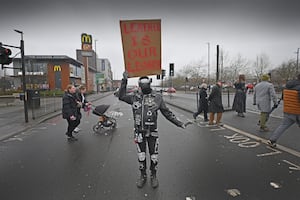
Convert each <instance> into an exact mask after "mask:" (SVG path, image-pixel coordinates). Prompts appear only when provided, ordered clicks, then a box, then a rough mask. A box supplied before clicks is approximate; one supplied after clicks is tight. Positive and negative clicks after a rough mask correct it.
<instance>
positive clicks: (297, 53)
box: [296, 48, 300, 74]
mask: <svg viewBox="0 0 300 200" xmlns="http://www.w3.org/2000/svg"><path fill="white" fill-rule="evenodd" d="M299 49H300V48H298V49H297V52H296V53H297V68H296V69H297V74H298V72H299Z"/></svg>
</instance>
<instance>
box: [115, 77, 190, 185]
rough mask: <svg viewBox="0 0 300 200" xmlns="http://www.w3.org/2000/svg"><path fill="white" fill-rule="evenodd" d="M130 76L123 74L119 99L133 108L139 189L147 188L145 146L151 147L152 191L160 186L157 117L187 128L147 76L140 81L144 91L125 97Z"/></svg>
mask: <svg viewBox="0 0 300 200" xmlns="http://www.w3.org/2000/svg"><path fill="white" fill-rule="evenodd" d="M127 78H128V74H127V72H124V74H123V79H122V84H121V87H120V90H119V99H120V100H121V101H124V102H126V103H128V104H130V105H132V111H133V117H134V141H135V143H136V146H137V152H138V161H139V164H140V167H139V169H140V171H141V175H140V177H139V179H138V180H137V187H139V188H141V187H143V186H144V184H145V183H146V180H147V174H146V169H147V165H146V146H147V144H148V149H149V154H150V160H151V164H150V171H151V185H152V187H153V188H156V187H157V186H158V180H157V176H156V172H157V164H158V130H157V117H158V112H157V111H158V110H160V111H161V113H162V114H163V115H164V116H165V117H166V119H168V120H169V121H170V122H172V123H173V124H175V125H176V126H178V127H181V128H185V127H186V124H184V123H183V122H181V121H180V120H179V119H177V118H176V116H175V115H174V114H173V113H172V112H171V111H170V110H169V108H168V107H167V106H166V104H165V102H164V100H163V98H162V96H161V94H159V93H156V92H154V91H152V88H151V79H149V78H148V77H147V76H143V77H140V78H139V87H140V88H141V91H140V92H138V93H132V94H126V87H127Z"/></svg>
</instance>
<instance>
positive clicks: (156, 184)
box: [151, 171, 158, 188]
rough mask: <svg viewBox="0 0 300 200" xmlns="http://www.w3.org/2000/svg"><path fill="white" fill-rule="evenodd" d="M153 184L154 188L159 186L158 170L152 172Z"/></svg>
mask: <svg viewBox="0 0 300 200" xmlns="http://www.w3.org/2000/svg"><path fill="white" fill-rule="evenodd" d="M151 186H152V187H153V188H157V187H158V179H157V177H156V171H155V172H153V171H152V172H151Z"/></svg>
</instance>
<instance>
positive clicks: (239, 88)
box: [232, 79, 247, 117]
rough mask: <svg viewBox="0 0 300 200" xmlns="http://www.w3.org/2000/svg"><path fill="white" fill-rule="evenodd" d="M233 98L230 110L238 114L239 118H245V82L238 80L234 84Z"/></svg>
mask: <svg viewBox="0 0 300 200" xmlns="http://www.w3.org/2000/svg"><path fill="white" fill-rule="evenodd" d="M234 87H235V96H234V100H233V105H232V109H233V110H235V111H236V112H237V113H238V116H239V117H245V115H244V112H246V92H247V91H246V87H245V81H244V80H242V79H240V80H239V81H238V82H236V83H235V84H234Z"/></svg>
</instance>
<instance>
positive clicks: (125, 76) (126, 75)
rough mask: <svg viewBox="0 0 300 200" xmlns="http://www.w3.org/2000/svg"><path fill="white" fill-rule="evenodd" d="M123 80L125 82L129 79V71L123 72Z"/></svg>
mask: <svg viewBox="0 0 300 200" xmlns="http://www.w3.org/2000/svg"><path fill="white" fill-rule="evenodd" d="M123 79H124V80H127V79H128V73H127V71H125V72H123Z"/></svg>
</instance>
